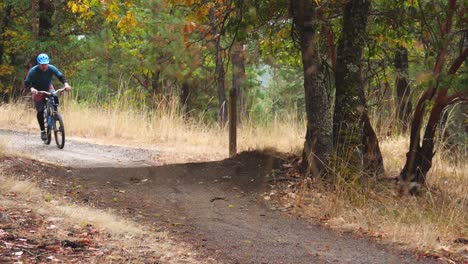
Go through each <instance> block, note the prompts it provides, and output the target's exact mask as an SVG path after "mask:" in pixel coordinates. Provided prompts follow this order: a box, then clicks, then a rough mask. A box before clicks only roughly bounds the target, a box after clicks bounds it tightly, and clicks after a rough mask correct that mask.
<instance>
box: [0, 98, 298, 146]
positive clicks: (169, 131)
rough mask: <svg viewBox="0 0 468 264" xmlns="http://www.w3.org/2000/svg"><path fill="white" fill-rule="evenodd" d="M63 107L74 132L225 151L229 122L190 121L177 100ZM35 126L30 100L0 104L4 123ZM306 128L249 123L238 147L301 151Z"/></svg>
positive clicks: (292, 123)
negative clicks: (143, 105) (151, 106)
mask: <svg viewBox="0 0 468 264" xmlns="http://www.w3.org/2000/svg"><path fill="white" fill-rule="evenodd" d="M123 101H124V102H126V101H127V100H123ZM66 102H67V101H66ZM119 109H120V110H119ZM60 112H61V113H62V115H63V116H64V119H65V127H66V130H67V135H68V136H70V137H76V138H82V139H83V138H84V139H89V140H91V141H94V142H98V143H104V144H116V145H148V146H149V145H167V146H177V147H178V148H191V146H197V147H201V146H202V147H203V148H205V149H204V150H207V152H204V153H215V152H223V153H227V150H228V129H227V128H220V127H218V126H213V125H207V124H204V123H202V122H196V121H191V122H186V121H185V120H184V119H183V118H182V117H181V116H180V115H178V114H177V112H178V110H177V106H175V105H170V106H165V105H163V106H161V107H160V108H159V109H157V110H155V111H147V110H144V109H143V110H142V109H132V108H130V107H129V106H128V105H116V106H115V105H114V106H108V105H103V106H101V107H87V106H81V105H78V104H76V103H74V102H73V101H71V102H69V103H66V104H65V105H64V106H62V108H61V109H60ZM37 126H38V125H37V121H36V118H35V110H34V108H32V106H31V105H27V104H5V105H1V106H0V128H3V129H14V130H24V131H32V132H36V131H37V130H38V128H37ZM304 128H305V125H304V124H302V123H301V122H297V121H296V120H293V119H291V120H288V122H281V121H275V122H274V123H273V124H271V125H269V126H259V127H256V126H255V125H253V124H246V125H244V126H241V127H239V130H238V150H239V151H243V150H248V149H263V148H271V147H275V148H277V149H278V150H280V151H285V152H297V151H299V150H300V149H301V147H302V144H303V142H302V139H303V137H304V136H303V132H302V131H304Z"/></svg>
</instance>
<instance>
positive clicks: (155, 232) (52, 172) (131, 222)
mask: <svg viewBox="0 0 468 264" xmlns="http://www.w3.org/2000/svg"><path fill="white" fill-rule="evenodd" d="M0 136H1V137H2V138H3V139H6V140H7V141H8V142H10V143H11V146H10V147H11V149H12V152H13V153H16V154H15V155H14V156H16V155H18V156H19V158H18V156H16V157H13V156H11V155H6V156H4V157H3V158H1V159H0V180H2V183H3V184H2V185H3V186H0V197H1V198H0V262H2V263H44V262H49V261H56V262H61V263H63V262H69V263H86V262H90V263H103V262H105V263H109V262H112V263H123V262H130V263H441V262H442V263H443V262H446V263H456V262H459V263H463V262H464V261H466V259H463V258H457V257H456V256H455V257H453V256H442V255H433V254H426V253H424V252H418V251H411V252H410V251H404V250H401V249H398V248H396V247H394V246H391V245H389V244H385V243H382V242H381V241H378V239H375V237H368V236H367V235H365V234H362V235H356V234H349V233H343V232H337V231H333V230H330V229H329V228H326V227H324V226H322V225H320V223H319V222H317V223H313V222H312V223H311V221H308V220H307V219H303V218H301V217H298V216H297V215H296V214H294V212H292V211H291V210H289V208H287V207H284V206H282V205H281V204H280V203H278V202H277V201H275V199H270V196H269V195H268V194H270V193H271V192H272V191H274V192H281V191H283V190H282V188H283V186H284V184H279V183H284V182H285V181H286V182H288V181H292V182H294V179H291V178H290V176H289V174H287V173H286V172H287V170H289V169H290V168H291V166H290V164H291V157H287V156H284V155H282V154H278V153H267V152H258V151H252V152H243V153H240V154H238V155H236V156H234V157H232V158H227V159H216V158H214V156H210V157H211V158H210V159H212V160H204V158H203V155H204V153H197V152H196V151H193V152H190V153H189V152H187V151H184V152H183V153H182V152H178V151H175V150H173V149H168V148H159V149H144V148H131V147H118V146H105V145H97V144H91V143H86V142H83V141H78V140H67V143H66V146H65V148H64V149H63V150H58V149H57V148H56V147H55V146H54V145H50V146H44V144H43V143H42V142H41V141H40V140H39V138H38V135H32V134H29V133H26V132H15V131H6V130H0ZM52 143H54V142H52ZM30 182H31V183H33V184H32V185H28V184H27V183H30Z"/></svg>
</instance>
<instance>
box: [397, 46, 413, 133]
mask: <svg viewBox="0 0 468 264" xmlns="http://www.w3.org/2000/svg"><path fill="white" fill-rule="evenodd" d="M395 68H396V80H395V86H396V91H397V98H396V99H397V100H396V102H397V107H396V109H397V115H396V116H397V118H398V121H399V123H400V124H401V128H402V131H403V133H404V132H406V131H407V130H408V122H409V117H410V114H411V111H412V105H411V101H410V92H411V90H410V86H409V83H408V50H407V49H406V48H405V47H401V46H400V47H398V48H397V51H396V53H395Z"/></svg>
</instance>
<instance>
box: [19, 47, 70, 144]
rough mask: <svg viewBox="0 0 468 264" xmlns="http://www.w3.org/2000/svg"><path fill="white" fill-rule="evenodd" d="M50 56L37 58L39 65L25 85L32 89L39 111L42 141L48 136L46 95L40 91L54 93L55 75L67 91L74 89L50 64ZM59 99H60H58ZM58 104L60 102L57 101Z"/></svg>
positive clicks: (34, 68) (28, 77) (30, 71)
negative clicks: (45, 120)
mask: <svg viewBox="0 0 468 264" xmlns="http://www.w3.org/2000/svg"><path fill="white" fill-rule="evenodd" d="M49 62H50V60H49V56H48V55H47V54H45V53H41V54H39V55H38V56H37V63H38V65H36V66H34V67H32V68H31V70H29V72H28V75H27V76H26V79H25V80H24V84H25V87H26V89H30V91H31V93H32V97H33V99H34V105H35V106H36V111H37V122H38V123H39V127H40V129H41V139H42V140H46V139H47V135H46V132H45V125H44V106H45V98H46V95H44V94H41V93H38V91H49V92H54V91H55V89H54V86H53V85H52V77H53V76H54V75H55V76H56V77H57V78H58V79H59V80H60V81H61V82H62V83H63V85H64V88H65V90H66V91H69V90H70V89H71V88H72V87H71V86H70V85H69V84H68V81H67V78H66V77H65V75H63V73H62V72H60V71H59V69H57V67H55V66H54V65H52V64H49ZM56 99H58V98H56ZM56 102H57V103H58V101H56Z"/></svg>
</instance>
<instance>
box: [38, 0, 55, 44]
mask: <svg viewBox="0 0 468 264" xmlns="http://www.w3.org/2000/svg"><path fill="white" fill-rule="evenodd" d="M54 10H55V9H54V3H53V1H52V0H39V32H38V36H39V40H40V41H45V40H47V39H48V38H49V37H50V30H51V29H52V26H53V25H52V16H53V15H54Z"/></svg>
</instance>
